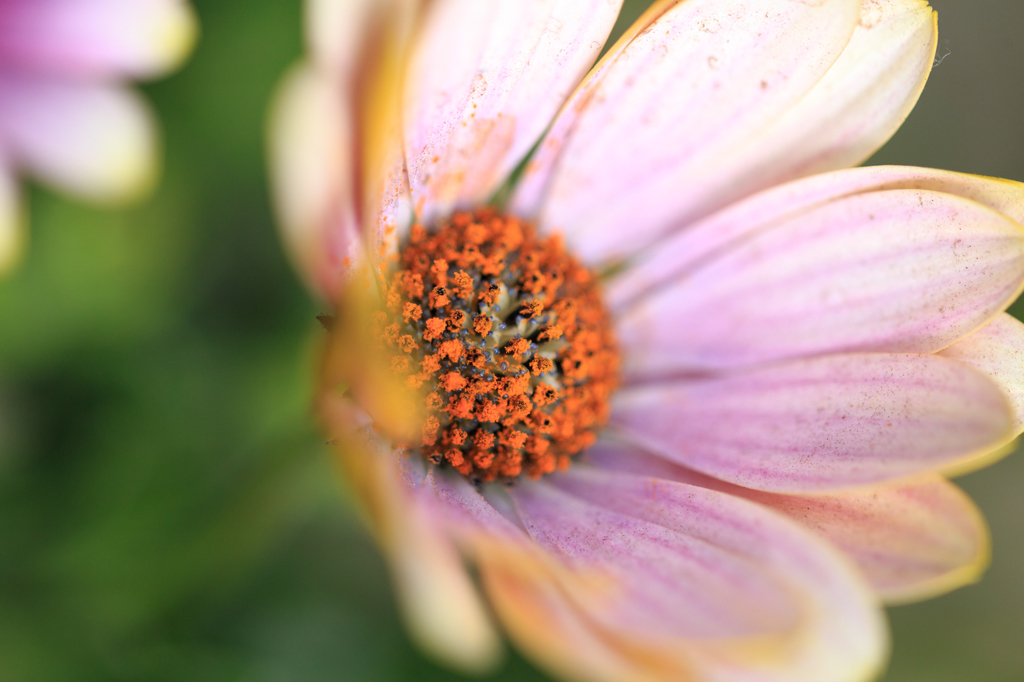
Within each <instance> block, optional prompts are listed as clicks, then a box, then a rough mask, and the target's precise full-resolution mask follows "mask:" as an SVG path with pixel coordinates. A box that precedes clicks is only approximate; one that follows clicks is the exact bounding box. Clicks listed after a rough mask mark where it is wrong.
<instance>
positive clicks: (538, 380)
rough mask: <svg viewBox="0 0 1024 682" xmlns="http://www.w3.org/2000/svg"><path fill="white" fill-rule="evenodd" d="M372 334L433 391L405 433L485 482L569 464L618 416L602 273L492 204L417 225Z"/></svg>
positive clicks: (413, 446) (416, 387) (410, 381)
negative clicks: (419, 419)
mask: <svg viewBox="0 0 1024 682" xmlns="http://www.w3.org/2000/svg"><path fill="white" fill-rule="evenodd" d="M385 290H386V291H387V297H386V310H385V311H383V312H380V313H378V314H377V317H375V318H374V320H375V321H374V325H373V330H374V331H373V333H374V334H375V335H376V336H377V338H378V342H379V343H380V345H381V346H382V347H384V348H386V349H387V352H388V353H389V354H390V355H391V358H392V360H391V367H392V371H394V372H396V373H397V374H398V375H399V376H400V377H401V378H402V380H403V381H404V385H405V386H407V387H408V388H409V390H413V391H417V392H420V393H421V394H422V395H423V396H424V397H423V400H424V405H425V408H426V417H425V419H424V421H423V425H422V429H421V435H420V436H419V437H418V438H417V439H416V440H415V441H414V442H407V443H400V444H399V445H401V446H403V447H405V448H406V449H407V450H408V451H409V452H410V453H412V454H419V455H420V456H423V457H425V458H426V459H427V460H429V461H430V462H432V463H433V464H434V465H436V466H440V467H450V468H452V469H454V470H455V471H457V472H459V473H460V474H462V475H464V476H466V477H467V478H469V479H470V480H472V481H474V482H489V481H495V480H499V479H500V480H503V481H505V482H508V483H511V482H512V481H514V480H515V479H516V478H517V477H518V476H520V475H525V476H527V477H529V478H532V479H536V478H540V477H541V476H543V475H544V474H548V473H551V472H554V471H558V470H561V469H565V468H566V467H568V466H569V465H570V464H571V462H572V459H573V458H574V457H575V456H576V455H577V454H578V453H579V452H580V451H581V450H583V449H584V448H586V447H589V446H590V445H591V444H593V443H594V441H595V440H596V438H597V431H598V430H599V429H600V428H601V427H602V426H603V425H604V424H605V423H606V422H607V419H608V415H609V411H610V409H609V397H610V396H611V394H612V393H613V392H614V390H615V388H616V387H617V386H618V380H619V352H618V348H617V345H616V341H615V337H614V335H613V333H612V326H611V319H610V318H609V316H608V313H607V311H606V309H605V307H604V302H603V300H602V298H601V292H600V289H599V284H598V278H597V277H596V276H595V275H594V274H593V273H592V272H591V271H590V270H588V269H586V268H585V267H584V266H583V265H581V264H580V263H579V262H578V261H577V260H576V259H575V258H574V257H573V256H572V255H570V254H569V253H568V252H566V250H565V247H564V245H563V244H562V241H561V240H560V239H558V238H557V237H541V236H539V235H538V234H537V231H536V230H535V229H534V228H533V227H532V226H531V225H529V224H526V223H523V222H521V221H519V220H517V219H516V218H513V217H510V216H504V215H500V214H498V213H496V212H495V211H493V210H491V209H482V210H478V211H475V212H473V213H459V214H456V215H454V216H453V217H452V218H451V220H450V221H448V222H446V223H443V224H441V225H439V226H437V228H436V229H435V230H432V231H428V230H426V229H424V228H423V227H422V226H420V225H414V226H413V228H412V230H411V231H410V236H409V240H408V243H407V244H406V245H405V247H404V248H403V249H402V250H401V251H400V253H399V256H398V263H397V270H396V271H393V272H391V273H390V275H389V282H388V283H387V284H386V289H385Z"/></svg>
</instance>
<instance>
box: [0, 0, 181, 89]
mask: <svg viewBox="0 0 1024 682" xmlns="http://www.w3.org/2000/svg"><path fill="white" fill-rule="evenodd" d="M197 28H198V27H197V23H196V18H195V14H194V13H193V11H192V8H191V6H190V5H189V4H188V3H187V2H184V0H7V1H6V2H4V3H3V6H2V7H0V61H2V62H3V63H4V64H5V65H13V66H16V67H17V68H20V69H22V70H31V71H46V72H48V73H51V74H66V75H75V76H97V75H98V76H107V75H129V76H135V77H146V76H156V75H160V74H163V73H166V72H168V71H170V70H172V69H174V68H176V67H177V66H178V65H179V64H181V62H182V61H183V60H184V58H185V56H186V55H188V53H189V52H190V51H191V50H192V46H193V44H194V43H195V39H196V35H197V33H198V30H197Z"/></svg>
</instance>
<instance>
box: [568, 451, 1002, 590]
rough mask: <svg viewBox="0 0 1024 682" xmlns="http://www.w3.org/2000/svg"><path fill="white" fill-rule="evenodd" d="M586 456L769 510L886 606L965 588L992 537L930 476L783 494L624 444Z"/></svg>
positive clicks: (977, 516) (983, 563)
mask: <svg viewBox="0 0 1024 682" xmlns="http://www.w3.org/2000/svg"><path fill="white" fill-rule="evenodd" d="M585 459H586V461H587V462H588V463H590V464H593V465H594V466H598V467H601V468H603V469H609V470H611V471H620V472H627V473H633V474H641V475H647V476H654V477H657V478H665V479H668V480H673V481H679V482H682V483H688V484H691V485H699V486H702V487H706V488H711V489H713V490H720V491H722V492H726V493H729V494H730V495H737V496H739V497H743V498H746V499H748V500H753V501H755V502H758V503H760V504H763V505H765V506H768V507H771V508H773V509H775V510H776V511H778V512H781V513H783V514H785V515H786V516H788V517H789V518H791V519H793V520H794V521H796V522H797V523H799V524H800V525H802V526H804V527H805V528H808V529H810V530H811V531H813V532H815V533H816V534H817V535H819V536H821V537H823V538H824V539H826V540H828V541H829V542H830V543H831V544H832V545H833V546H835V547H838V548H839V549H840V550H842V551H843V553H845V554H846V556H847V557H849V558H850V559H852V560H853V561H854V562H856V564H857V566H858V567H859V568H860V570H861V571H862V572H863V573H864V576H865V577H866V578H867V580H868V582H869V583H870V584H871V587H872V588H873V589H874V590H875V592H877V593H878V594H879V596H880V597H882V598H883V599H884V600H886V601H887V602H888V603H906V602H909V601H916V600H919V599H926V598H929V597H934V596H936V595H939V594H942V593H945V592H948V591H950V590H954V589H956V588H959V587H963V586H964V585H966V584H968V583H972V582H974V581H976V580H977V579H978V578H979V576H980V575H981V573H982V571H984V570H985V568H986V567H987V566H988V562H989V545H990V541H989V533H988V528H987V526H986V524H985V520H984V518H983V517H982V516H981V513H980V511H979V510H978V508H977V506H975V504H974V502H973V501H971V499H970V498H969V497H968V496H967V495H965V494H964V493H963V492H962V491H961V490H960V489H959V488H957V487H956V486H955V485H953V484H952V483H950V482H949V481H947V480H946V479H944V478H942V477H941V476H938V475H935V474H926V475H923V476H921V477H918V478H915V479H914V480H912V481H907V482H904V483H898V484H892V485H876V486H870V487H866V488H860V489H856V490H847V491H841V492H837V493H831V494H815V495H782V494H777V493H765V492H761V491H758V490H752V489H750V488H742V487H740V486H736V485H732V484H730V483H725V482H724V481H720V480H718V479H715V478H712V477H710V476H705V475H704V474H701V473H698V472H696V471H694V470H692V469H687V468H686V467H682V466H680V465H678V464H675V463H672V462H670V461H668V460H667V459H664V458H662V457H658V456H657V455H654V454H651V453H649V452H646V451H644V450H641V449H639V448H637V447H634V446H630V445H628V444H624V443H600V444H598V445H597V446H596V447H594V448H592V449H591V450H589V451H588V452H587V454H586V456H585Z"/></svg>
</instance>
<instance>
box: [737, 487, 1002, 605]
mask: <svg viewBox="0 0 1024 682" xmlns="http://www.w3.org/2000/svg"><path fill="white" fill-rule="evenodd" d="M751 499H754V500H755V501H757V502H760V503H761V504H764V505H767V506H769V507H772V508H774V509H776V510H778V511H780V512H782V513H783V514H785V515H786V516H789V517H790V518H792V519H794V520H795V521H798V522H800V523H801V524H803V525H805V526H808V527H810V528H811V529H813V530H815V531H816V532H818V533H820V534H821V535H823V536H824V537H826V538H828V539H829V540H830V541H831V542H832V543H833V544H834V545H835V546H837V547H839V549H841V550H842V551H843V552H845V553H846V554H847V556H849V557H850V558H852V559H853V560H854V561H855V562H856V563H857V565H858V566H859V567H860V568H861V570H862V571H864V574H865V575H866V576H867V578H868V581H869V582H870V583H871V586H872V587H874V588H875V590H876V591H877V592H878V594H879V595H880V596H881V597H882V598H883V599H884V600H885V601H886V602H887V603H889V604H902V603H908V602H913V601H920V600H922V599H929V598H931V597H935V596H938V595H940V594H945V593H946V592H950V591H952V590H954V589H957V588H959V587H963V586H964V585H967V584H969V583H973V582H975V581H976V580H978V578H979V577H980V576H981V574H982V572H983V571H984V570H985V569H986V568H987V567H988V563H989V556H990V555H989V534H988V527H987V526H986V525H985V520H984V518H983V517H982V515H981V512H980V511H979V510H978V508H977V506H975V504H974V502H972V501H971V499H970V498H969V497H967V495H965V494H964V493H963V491H961V490H960V489H959V488H957V487H956V486H955V485H953V484H952V483H950V482H949V481H947V480H946V479H944V478H942V477H941V476H937V475H930V476H926V477H925V478H923V479H922V480H920V481H914V482H909V483H906V484H901V485H891V486H878V487H872V488H867V489H864V490H859V491H846V492H840V493H835V494H833V495H772V494H754V495H751Z"/></svg>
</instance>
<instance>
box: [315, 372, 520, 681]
mask: <svg viewBox="0 0 1024 682" xmlns="http://www.w3.org/2000/svg"><path fill="white" fill-rule="evenodd" d="M320 407H321V416H322V417H323V418H324V419H325V421H326V422H327V426H328V429H329V431H330V432H331V433H332V434H333V435H334V436H335V437H336V442H337V447H336V448H335V451H336V453H337V455H338V458H339V462H340V464H341V465H342V468H343V470H344V471H345V474H346V478H347V480H348V482H349V483H350V484H351V485H352V487H353V491H354V492H355V494H356V499H357V501H358V502H359V504H360V506H361V511H362V512H363V513H364V514H365V515H366V517H367V520H368V522H369V524H370V527H371V529H372V530H373V531H374V533H375V534H376V536H377V541H378V542H379V543H380V546H381V550H382V551H383V553H384V554H385V556H386V558H387V560H388V565H389V568H390V569H391V574H392V579H393V580H394V581H395V587H396V592H397V593H398V597H399V605H400V606H401V607H402V611H403V615H404V616H405V620H406V624H407V626H408V628H409V630H410V634H411V636H412V637H413V638H414V639H415V640H416V642H417V643H418V644H419V645H420V646H421V647H423V649H424V650H426V651H427V652H428V653H430V654H431V655H433V656H436V657H437V658H439V659H441V660H443V661H445V662H447V663H448V664H450V665H452V666H455V667H457V668H459V669H460V670H463V671H465V672H473V673H479V672H483V671H486V670H489V669H490V668H492V667H493V665H494V664H495V663H496V661H497V660H498V659H499V658H500V655H501V645H500V639H499V638H498V636H497V633H496V632H495V631H494V628H493V626H492V625H491V622H490V618H489V617H488V615H487V611H486V609H485V608H484V606H483V603H482V602H481V600H480V595H479V594H478V592H477V590H476V588H475V587H474V585H473V583H472V581H471V580H470V578H469V575H468V573H467V571H466V567H465V566H464V565H463V563H462V559H461V557H460V556H459V554H458V552H457V551H456V549H455V547H454V545H453V544H452V541H451V539H450V538H449V537H448V535H447V529H446V528H445V527H444V525H443V518H442V517H441V516H439V515H438V514H437V513H436V510H435V509H434V505H433V499H434V496H433V495H432V494H431V493H430V491H421V490H419V489H418V488H419V486H420V484H421V483H422V480H420V481H413V480H410V478H409V477H408V476H405V477H403V476H402V473H401V469H400V467H399V465H398V462H399V459H400V457H401V455H400V453H397V452H394V451H392V450H391V449H390V448H388V447H387V446H386V445H385V444H384V443H382V442H381V441H380V438H379V437H378V436H377V435H376V433H375V432H374V431H373V428H372V426H371V424H370V420H369V417H368V416H367V415H366V414H365V413H363V412H362V411H361V410H360V409H359V408H358V407H355V406H354V405H353V404H352V403H351V402H349V401H348V400H347V399H345V398H342V397H340V396H339V395H336V394H333V393H330V392H327V393H324V394H323V395H321V401H320Z"/></svg>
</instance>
